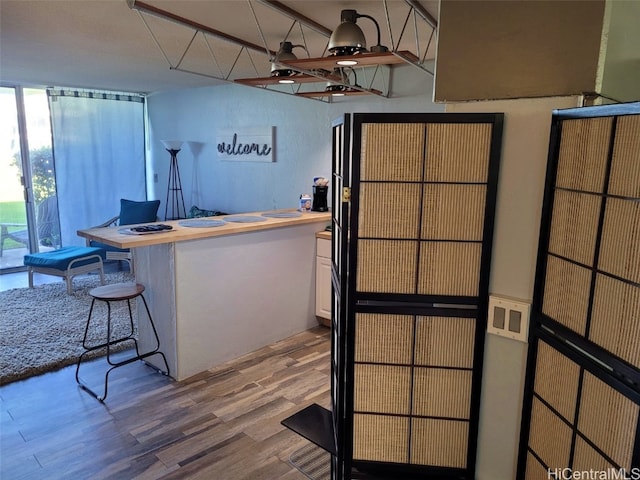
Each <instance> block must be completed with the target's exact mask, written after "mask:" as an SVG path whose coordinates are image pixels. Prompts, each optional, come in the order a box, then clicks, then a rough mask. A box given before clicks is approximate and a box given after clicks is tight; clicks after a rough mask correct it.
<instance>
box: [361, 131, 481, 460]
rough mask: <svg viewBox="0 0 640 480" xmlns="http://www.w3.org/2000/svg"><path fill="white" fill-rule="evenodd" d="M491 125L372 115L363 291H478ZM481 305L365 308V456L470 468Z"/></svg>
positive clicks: (367, 134) (364, 185)
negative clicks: (418, 311)
mask: <svg viewBox="0 0 640 480" xmlns="http://www.w3.org/2000/svg"><path fill="white" fill-rule="evenodd" d="M492 127H493V125H492V124H491V123H452V124H450V123H407V124H397V123H365V124H363V127H362V144H361V155H360V169H359V172H360V176H359V179H358V181H359V188H358V192H359V194H358V195H359V196H358V203H357V205H358V229H357V241H358V254H357V268H356V282H355V289H356V292H361V293H364V294H381V295H386V294H396V295H419V296H420V295H425V296H427V295H428V296H456V297H461V298H462V297H464V298H476V297H477V296H478V295H479V292H480V283H481V281H480V278H481V259H482V253H483V250H482V247H483V240H484V236H485V233H486V232H485V212H486V208H487V196H488V194H487V190H488V183H489V174H490V172H489V164H490V150H491V148H490V147H491V141H492ZM476 322H477V319H476V313H475V311H473V310H471V311H470V313H469V314H467V315H465V316H462V317H461V316H457V317H429V316H421V315H404V316H402V315H401V316H399V315H393V314H364V313H358V314H356V321H355V366H354V374H353V378H354V412H355V413H354V428H353V459H354V461H359V460H362V461H371V462H393V463H407V464H412V465H429V466H437V467H450V468H460V469H464V468H466V467H467V460H468V457H467V453H468V444H469V441H470V439H469V434H470V433H469V432H470V428H469V422H470V419H471V410H472V407H471V398H472V385H473V382H472V379H473V375H472V372H473V368H474V345H475V340H476Z"/></svg>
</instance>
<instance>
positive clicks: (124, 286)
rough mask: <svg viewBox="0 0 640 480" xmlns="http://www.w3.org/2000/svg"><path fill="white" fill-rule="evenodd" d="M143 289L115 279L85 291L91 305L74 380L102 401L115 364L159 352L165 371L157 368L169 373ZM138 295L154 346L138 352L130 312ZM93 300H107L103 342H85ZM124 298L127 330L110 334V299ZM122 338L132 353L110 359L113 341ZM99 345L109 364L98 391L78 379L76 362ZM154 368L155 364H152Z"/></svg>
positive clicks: (116, 365)
mask: <svg viewBox="0 0 640 480" xmlns="http://www.w3.org/2000/svg"><path fill="white" fill-rule="evenodd" d="M142 292H144V285H141V284H139V283H116V284H112V285H104V286H102V287H97V288H94V289H92V290H91V291H90V292H89V295H91V296H92V297H93V299H92V300H91V307H90V309H89V317H88V318H87V326H86V327H85V330H84V338H83V339H82V346H83V347H84V349H85V351H84V352H83V353H82V355H80V357H79V358H78V363H77V365H76V382H78V384H79V385H80V387H81V388H82V389H83V390H85V391H87V392H88V393H89V394H91V395H92V396H94V397H95V398H97V399H98V400H99V401H101V402H102V401H104V399H105V398H107V387H108V381H109V374H110V373H111V371H112V370H113V369H115V368H118V367H122V366H123V365H127V364H129V363H132V362H135V361H136V360H143V359H145V358H147V357H151V356H152V355H160V356H161V357H162V360H163V361H164V365H165V367H166V370H165V371H162V370H160V369H158V371H159V372H160V373H163V374H165V375H169V364H168V363H167V359H166V357H165V356H164V353H162V352H161V351H160V339H159V338H158V332H157V331H156V327H155V325H154V324H153V319H152V318H151V312H149V306H148V305H147V301H146V300H145V298H144V295H142ZM138 297H139V298H141V299H142V302H143V303H144V308H145V310H146V312H147V318H148V319H149V323H150V324H151V329H152V331H153V335H154V336H155V347H154V348H153V349H152V350H151V351H149V352H144V353H140V348H139V346H138V341H137V339H136V338H135V332H134V326H133V315H132V313H131V299H134V298H138ZM96 300H100V301H103V302H105V303H106V304H107V341H106V342H105V343H100V344H98V345H89V344H88V341H87V336H88V334H89V325H90V324H91V315H92V314H93V307H94V305H95V302H96ZM125 300H126V302H127V307H128V309H129V326H130V331H129V333H128V334H126V335H125V336H123V337H119V338H115V339H112V338H111V329H112V325H111V302H119V301H125ZM122 342H132V344H133V347H134V348H135V356H133V357H128V358H126V359H124V360H119V361H114V360H113V359H112V356H113V352H112V348H113V346H114V345H117V344H119V343H122ZM99 349H106V351H107V355H106V357H107V362H108V364H109V365H110V366H111V367H110V368H109V369H108V370H107V373H106V374H105V377H104V393H103V394H102V395H99V394H97V393H96V392H95V391H93V390H92V389H91V388H89V386H87V384H86V383H85V382H83V381H82V380H81V379H80V364H81V363H82V361H83V360H84V356H85V355H86V354H88V353H90V352H93V351H95V350H99ZM154 368H155V367H154Z"/></svg>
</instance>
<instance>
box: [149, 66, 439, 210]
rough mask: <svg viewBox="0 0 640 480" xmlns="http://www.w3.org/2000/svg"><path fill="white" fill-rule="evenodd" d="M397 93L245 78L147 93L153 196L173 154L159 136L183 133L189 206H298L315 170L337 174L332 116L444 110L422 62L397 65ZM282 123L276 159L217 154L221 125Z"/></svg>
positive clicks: (163, 183)
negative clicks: (326, 92)
mask: <svg viewBox="0 0 640 480" xmlns="http://www.w3.org/2000/svg"><path fill="white" fill-rule="evenodd" d="M393 82H394V83H393V85H394V92H393V97H392V98H382V97H377V96H366V97H344V98H342V99H340V100H337V101H336V102H335V103H332V104H328V103H325V102H319V101H315V100H309V99H304V98H296V97H293V96H291V95H284V94H279V93H275V92H268V91H263V90H261V89H257V88H250V87H244V86H238V85H222V86H217V87H210V88H198V89H189V90H179V91H171V92H165V93H160V94H156V95H153V96H150V97H149V98H148V105H147V108H148V112H149V158H150V159H151V160H150V172H149V175H148V178H149V180H150V182H153V178H154V174H157V175H158V182H157V183H151V185H150V186H149V187H150V188H149V192H150V194H149V196H150V197H151V198H157V199H160V200H161V201H162V205H161V206H160V210H159V211H160V216H161V218H162V217H163V215H164V208H165V207H164V202H165V200H166V195H167V178H168V168H169V159H170V157H169V153H168V152H167V151H166V150H164V147H163V146H162V144H161V143H160V140H184V141H188V142H189V143H188V144H185V145H183V148H182V150H181V151H180V153H178V163H179V165H180V175H181V179H182V188H183V193H184V199H185V204H186V209H187V211H188V210H189V208H190V207H191V205H198V206H199V207H200V208H205V209H210V210H211V209H215V210H221V211H225V212H228V213H237V212H249V211H258V210H267V209H276V208H295V207H297V200H298V197H299V195H300V194H301V193H309V194H311V193H312V188H311V187H312V181H313V177H314V176H317V175H324V176H328V177H330V174H331V122H332V121H333V120H334V119H335V118H337V117H339V116H340V115H342V114H343V113H346V112H433V111H436V112H440V111H443V110H444V106H442V105H435V104H433V103H432V102H431V95H432V91H433V83H432V82H433V78H432V77H431V76H430V75H428V74H425V73H423V72H421V71H419V70H418V69H416V68H415V67H411V66H403V67H400V68H398V69H397V70H394V75H393ZM265 126H275V127H276V134H275V143H274V145H275V155H276V161H275V162H273V163H260V162H228V161H221V160H219V159H218V157H217V150H216V145H217V144H216V134H217V132H218V131H219V130H220V129H228V128H234V129H242V128H243V127H247V128H248V127H265Z"/></svg>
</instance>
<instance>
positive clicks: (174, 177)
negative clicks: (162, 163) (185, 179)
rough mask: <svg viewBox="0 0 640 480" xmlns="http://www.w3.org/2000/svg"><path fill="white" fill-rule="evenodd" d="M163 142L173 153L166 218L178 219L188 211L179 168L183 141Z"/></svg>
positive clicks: (165, 211) (183, 216)
mask: <svg viewBox="0 0 640 480" xmlns="http://www.w3.org/2000/svg"><path fill="white" fill-rule="evenodd" d="M162 144H163V145H164V147H165V148H166V149H167V152H169V153H170V154H171V165H170V167H169V182H168V184H167V200H166V202H165V206H164V219H165V220H178V219H180V218H186V216H187V211H186V209H185V206H184V196H183V195H182V182H181V181H180V169H179V168H178V152H179V151H180V147H182V142H181V141H180V140H162Z"/></svg>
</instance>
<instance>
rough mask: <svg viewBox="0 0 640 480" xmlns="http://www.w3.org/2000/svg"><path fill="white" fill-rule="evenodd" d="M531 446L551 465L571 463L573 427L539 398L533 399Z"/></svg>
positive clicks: (563, 465)
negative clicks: (570, 452)
mask: <svg viewBox="0 0 640 480" xmlns="http://www.w3.org/2000/svg"><path fill="white" fill-rule="evenodd" d="M529 447H530V448H531V449H532V450H533V451H534V452H535V453H536V454H537V455H538V456H539V457H540V458H541V460H542V461H543V462H544V463H545V465H548V466H550V467H556V466H560V467H566V466H568V465H569V451H570V450H571V429H570V428H569V427H568V426H567V425H566V424H565V423H563V422H562V420H560V417H558V416H557V415H556V414H554V413H553V412H552V411H551V410H549V409H548V408H547V407H546V406H545V405H544V404H543V403H542V402H540V401H539V400H538V399H537V398H534V399H533V408H532V411H531V430H530V432H529Z"/></svg>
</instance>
